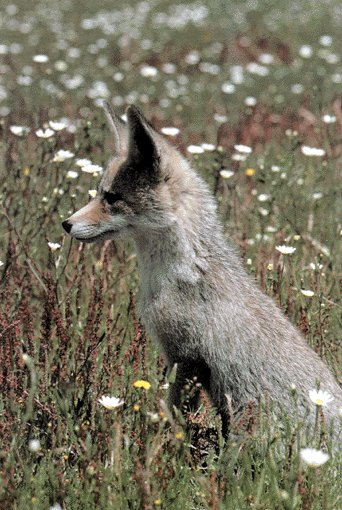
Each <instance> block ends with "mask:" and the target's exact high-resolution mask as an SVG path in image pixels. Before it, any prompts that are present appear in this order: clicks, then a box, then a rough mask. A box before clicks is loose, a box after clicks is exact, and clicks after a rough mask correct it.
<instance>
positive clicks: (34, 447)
mask: <svg viewBox="0 0 342 510" xmlns="http://www.w3.org/2000/svg"><path fill="white" fill-rule="evenodd" d="M40 448H41V446H40V441H39V439H30V441H29V444H28V449H29V450H30V452H34V453H35V452H39V450H40Z"/></svg>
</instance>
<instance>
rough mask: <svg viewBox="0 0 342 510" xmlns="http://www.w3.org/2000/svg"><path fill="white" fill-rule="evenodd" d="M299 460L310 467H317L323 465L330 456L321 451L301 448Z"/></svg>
mask: <svg viewBox="0 0 342 510" xmlns="http://www.w3.org/2000/svg"><path fill="white" fill-rule="evenodd" d="M300 458H301V459H302V460H303V461H304V462H305V463H306V464H307V465H308V466H310V467H319V466H322V465H323V464H325V463H326V462H327V460H329V458H330V456H329V455H328V454H327V453H325V452H322V451H321V450H315V449H314V448H302V449H301V450H300Z"/></svg>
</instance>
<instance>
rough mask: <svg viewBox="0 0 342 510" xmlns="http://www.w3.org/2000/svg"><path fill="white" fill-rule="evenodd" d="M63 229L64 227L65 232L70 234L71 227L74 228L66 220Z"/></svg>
mask: <svg viewBox="0 0 342 510" xmlns="http://www.w3.org/2000/svg"><path fill="white" fill-rule="evenodd" d="M62 227H63V228H64V230H65V231H66V232H68V234H69V232H70V230H71V227H72V224H71V223H69V221H68V220H65V221H63V223H62Z"/></svg>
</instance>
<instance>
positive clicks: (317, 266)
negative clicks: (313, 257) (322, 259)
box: [309, 262, 323, 271]
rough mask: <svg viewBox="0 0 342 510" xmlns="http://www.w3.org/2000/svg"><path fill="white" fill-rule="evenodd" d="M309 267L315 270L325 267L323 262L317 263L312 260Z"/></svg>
mask: <svg viewBox="0 0 342 510" xmlns="http://www.w3.org/2000/svg"><path fill="white" fill-rule="evenodd" d="M309 268H310V269H313V271H319V270H320V269H323V264H319V263H317V264H315V263H314V262H310V264H309Z"/></svg>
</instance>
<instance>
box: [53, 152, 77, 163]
mask: <svg viewBox="0 0 342 510" xmlns="http://www.w3.org/2000/svg"><path fill="white" fill-rule="evenodd" d="M74 156H75V154H74V153H73V152H71V151H64V150H63V149H60V150H59V151H57V152H56V154H55V155H54V157H53V160H52V161H54V162H56V163H61V162H62V161H65V160H66V159H70V158H73V157H74Z"/></svg>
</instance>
